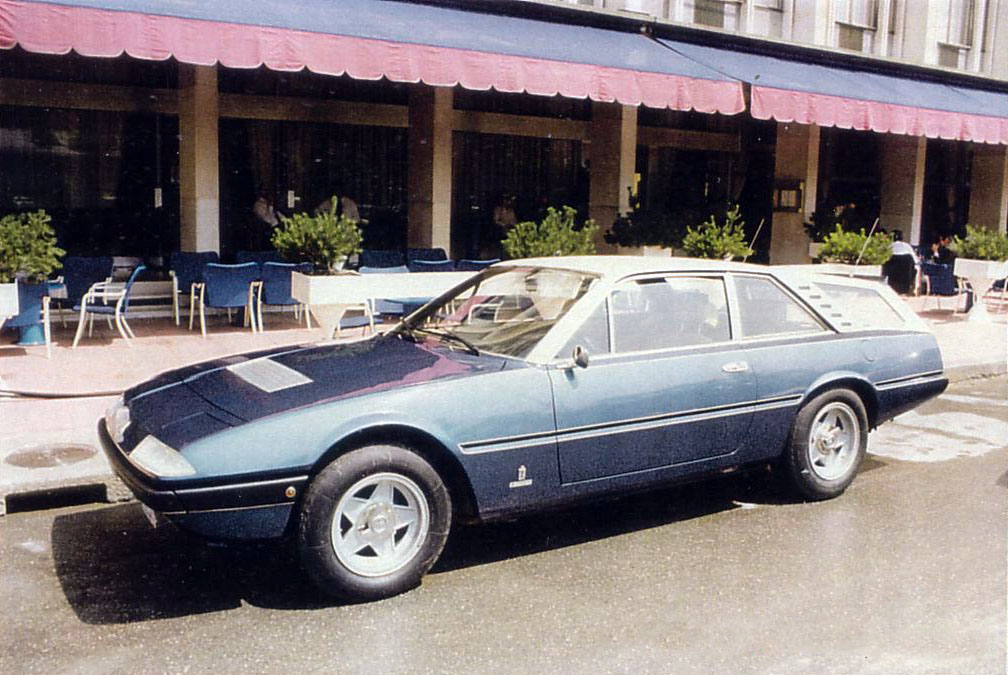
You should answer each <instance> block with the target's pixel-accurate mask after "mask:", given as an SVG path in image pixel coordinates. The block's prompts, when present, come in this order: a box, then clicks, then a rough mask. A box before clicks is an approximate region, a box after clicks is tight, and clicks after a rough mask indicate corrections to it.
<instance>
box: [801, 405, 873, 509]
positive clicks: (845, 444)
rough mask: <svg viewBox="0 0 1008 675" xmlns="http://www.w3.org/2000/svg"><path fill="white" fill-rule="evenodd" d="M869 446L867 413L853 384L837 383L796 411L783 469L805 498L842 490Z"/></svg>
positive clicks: (834, 494)
mask: <svg viewBox="0 0 1008 675" xmlns="http://www.w3.org/2000/svg"><path fill="white" fill-rule="evenodd" d="M867 448H868V415H867V414H866V413H865V408H864V404H863V403H862V402H861V398H860V397H859V396H858V395H857V394H855V393H854V392H853V391H851V390H849V389H833V390H830V391H827V392H825V393H822V394H819V395H818V396H816V397H815V398H814V399H812V400H811V401H809V402H808V403H806V404H805V405H804V406H803V407H802V408H801V410H799V411H798V415H797V416H796V417H795V421H794V426H793V427H792V430H791V439H790V441H789V443H788V448H787V450H786V451H785V453H784V457H783V458H782V459H783V462H782V463H783V465H784V469H785V475H786V476H787V477H788V479H789V481H790V483H791V485H792V487H793V488H794V489H795V490H796V491H797V492H798V494H799V495H801V496H802V497H803V498H804V499H806V500H810V501H819V500H823V499H832V498H833V497H837V496H839V495H841V494H843V492H844V490H846V489H847V487H848V486H849V485H850V484H851V482H852V481H853V480H854V476H855V475H857V472H858V469H859V468H860V467H861V462H862V461H864V456H865V452H866V451H867Z"/></svg>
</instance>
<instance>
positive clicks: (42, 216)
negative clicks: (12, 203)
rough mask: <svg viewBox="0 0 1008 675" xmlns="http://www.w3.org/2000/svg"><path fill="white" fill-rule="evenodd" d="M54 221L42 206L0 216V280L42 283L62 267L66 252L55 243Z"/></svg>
mask: <svg viewBox="0 0 1008 675" xmlns="http://www.w3.org/2000/svg"><path fill="white" fill-rule="evenodd" d="M51 221H52V218H51V217H50V216H49V214H47V213H46V212H45V211H44V210H42V209H39V210H38V211H33V212H31V213H11V214H8V215H6V216H4V217H3V218H0V282H10V281H13V280H14V278H15V277H23V278H24V279H25V280H26V281H29V282H33V283H37V282H42V281H45V280H46V279H48V278H49V275H50V274H52V273H53V271H55V270H57V269H59V268H60V267H62V266H63V265H62V263H60V260H59V259H60V257H61V256H63V255H64V254H65V253H66V251H64V250H63V249H61V248H60V247H59V246H57V245H56V232H55V231H54V230H53V228H52V225H50V222H51Z"/></svg>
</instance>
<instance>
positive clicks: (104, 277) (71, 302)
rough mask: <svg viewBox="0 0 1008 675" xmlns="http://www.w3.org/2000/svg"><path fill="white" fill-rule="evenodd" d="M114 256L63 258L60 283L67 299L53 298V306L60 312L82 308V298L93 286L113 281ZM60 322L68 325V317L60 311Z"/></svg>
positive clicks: (70, 256) (73, 256)
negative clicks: (77, 307)
mask: <svg viewBox="0 0 1008 675" xmlns="http://www.w3.org/2000/svg"><path fill="white" fill-rule="evenodd" d="M112 265H113V260H112V256H107V255H106V256H79V255H68V256H66V257H65V258H63V274H62V275H60V281H62V282H63V286H64V288H65V290H66V296H65V297H54V298H52V301H51V302H52V305H53V306H54V307H56V308H57V309H59V310H64V309H73V308H74V307H75V306H80V304H81V298H83V297H84V294H85V293H87V292H88V290H89V289H90V288H91V285H92V284H96V283H98V282H99V281H110V280H111V279H112ZM60 321H61V322H62V323H63V325H64V326H65V325H66V317H64V316H63V312H62V311H60Z"/></svg>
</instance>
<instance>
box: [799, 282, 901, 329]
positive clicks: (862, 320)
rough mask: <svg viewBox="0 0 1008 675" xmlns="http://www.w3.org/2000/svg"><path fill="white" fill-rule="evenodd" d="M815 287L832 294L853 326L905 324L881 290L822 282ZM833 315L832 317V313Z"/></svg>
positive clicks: (899, 325) (839, 309)
mask: <svg viewBox="0 0 1008 675" xmlns="http://www.w3.org/2000/svg"><path fill="white" fill-rule="evenodd" d="M815 287H816V288H817V289H819V291H821V292H822V294H823V295H824V296H826V297H827V298H829V301H830V302H831V304H833V306H834V308H835V309H836V310H837V312H838V313H839V314H840V315H841V316H842V317H843V318H844V319H845V320H846V321H848V322H849V323H850V327H851V328H854V329H871V328H882V329H885V328H893V329H901V328H904V327H905V326H906V321H905V320H904V319H903V317H902V316H900V313H899V312H897V311H896V309H895V308H894V307H893V306H892V305H890V304H889V303H888V302H887V301H886V299H885V298H883V297H882V295H881V294H880V293H878V291H875V290H873V289H871V288H864V287H861V286H849V285H844V284H830V283H822V282H816V283H815ZM827 316H829V315H827ZM830 318H831V320H832V317H830ZM834 325H836V324H835V322H834Z"/></svg>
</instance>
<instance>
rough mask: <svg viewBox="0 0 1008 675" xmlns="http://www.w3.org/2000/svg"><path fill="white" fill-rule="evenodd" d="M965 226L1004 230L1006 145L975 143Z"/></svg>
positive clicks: (1007, 217)
mask: <svg viewBox="0 0 1008 675" xmlns="http://www.w3.org/2000/svg"><path fill="white" fill-rule="evenodd" d="M968 220H969V224H970V225H982V226H983V227H986V228H989V229H997V230H999V231H1001V232H1005V231H1006V229H1008V146H1004V145H987V144H981V143H976V144H974V146H973V171H972V181H971V186H970V205H969V219H968Z"/></svg>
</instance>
